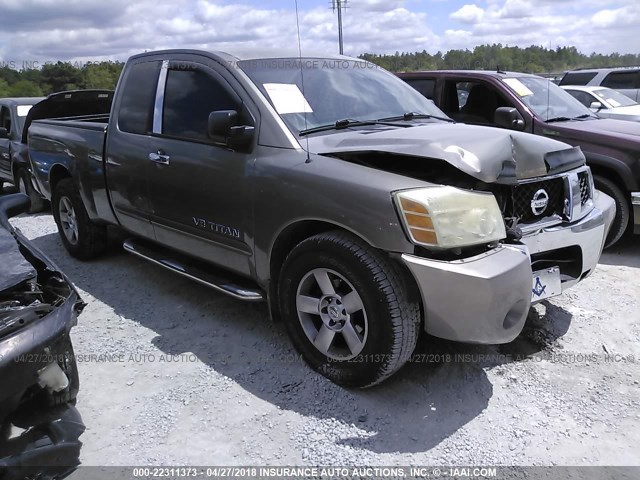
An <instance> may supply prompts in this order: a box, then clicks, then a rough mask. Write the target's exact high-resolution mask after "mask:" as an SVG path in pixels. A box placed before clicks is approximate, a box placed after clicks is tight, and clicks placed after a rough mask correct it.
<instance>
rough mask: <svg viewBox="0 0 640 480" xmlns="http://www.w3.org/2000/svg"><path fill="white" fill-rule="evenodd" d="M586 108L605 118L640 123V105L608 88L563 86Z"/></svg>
mask: <svg viewBox="0 0 640 480" xmlns="http://www.w3.org/2000/svg"><path fill="white" fill-rule="evenodd" d="M561 88H564V89H565V90H566V91H567V92H569V93H570V94H571V95H573V96H574V97H575V98H576V100H578V101H579V102H580V103H582V104H583V105H584V106H585V107H587V108H589V109H590V110H591V111H593V112H595V113H597V114H598V116H600V117H603V118H615V119H617V120H631V121H633V122H640V104H638V103H637V102H635V101H634V100H631V99H630V98H629V97H627V96H626V95H623V94H622V93H620V92H618V91H616V90H612V89H610V88H607V87H595V86H580V85H562V87H561Z"/></svg>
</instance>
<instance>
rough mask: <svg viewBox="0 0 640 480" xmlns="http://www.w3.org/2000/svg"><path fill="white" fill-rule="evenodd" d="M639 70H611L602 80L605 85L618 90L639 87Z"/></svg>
mask: <svg viewBox="0 0 640 480" xmlns="http://www.w3.org/2000/svg"><path fill="white" fill-rule="evenodd" d="M638 75H640V73H639V72H611V73H610V74H609V75H607V76H606V77H605V78H604V80H603V81H602V86H603V87H609V88H613V89H616V90H622V89H631V88H638Z"/></svg>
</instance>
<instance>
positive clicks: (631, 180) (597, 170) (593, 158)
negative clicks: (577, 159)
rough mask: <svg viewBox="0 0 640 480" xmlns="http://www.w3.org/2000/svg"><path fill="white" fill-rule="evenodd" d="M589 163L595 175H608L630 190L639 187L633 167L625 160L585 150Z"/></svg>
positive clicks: (607, 176)
mask: <svg viewBox="0 0 640 480" xmlns="http://www.w3.org/2000/svg"><path fill="white" fill-rule="evenodd" d="M584 154H585V157H586V159H587V164H588V165H589V167H590V168H591V171H592V172H593V174H594V175H600V176H602V177H606V178H608V179H609V180H611V181H613V182H615V183H616V184H618V185H620V186H621V187H622V188H623V190H625V191H627V192H630V191H634V190H636V189H637V187H638V181H637V180H636V178H635V176H634V175H633V172H632V170H631V168H629V166H628V165H627V164H625V163H624V162H622V161H620V160H617V159H615V158H612V157H608V156H605V155H599V154H596V153H588V152H584Z"/></svg>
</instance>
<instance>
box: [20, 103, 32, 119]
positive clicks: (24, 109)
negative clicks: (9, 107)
mask: <svg viewBox="0 0 640 480" xmlns="http://www.w3.org/2000/svg"><path fill="white" fill-rule="evenodd" d="M31 107H32V105H18V108H17V111H18V116H19V117H26V116H27V113H29V110H31Z"/></svg>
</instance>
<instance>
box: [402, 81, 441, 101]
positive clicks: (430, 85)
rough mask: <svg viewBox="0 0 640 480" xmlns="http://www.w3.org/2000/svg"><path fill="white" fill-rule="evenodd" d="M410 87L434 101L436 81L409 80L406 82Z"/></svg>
mask: <svg viewBox="0 0 640 480" xmlns="http://www.w3.org/2000/svg"><path fill="white" fill-rule="evenodd" d="M405 81H406V82H407V83H408V84H409V85H411V86H412V87H413V88H415V89H416V90H417V91H419V92H420V93H421V94H422V95H424V96H425V97H427V98H429V99H431V100H433V93H434V90H435V88H436V81H435V80H434V79H432V78H419V79H418V78H408V79H406V80H405Z"/></svg>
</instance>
